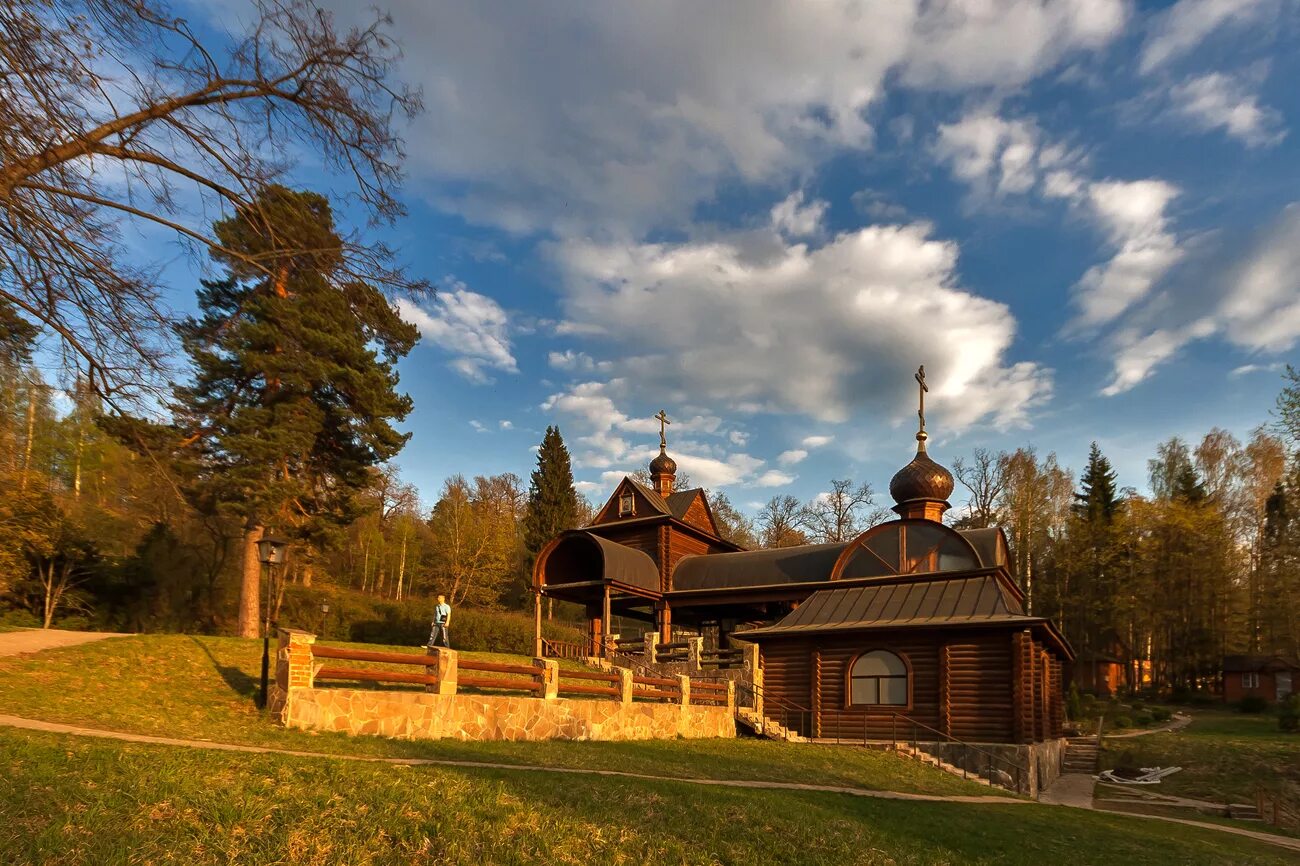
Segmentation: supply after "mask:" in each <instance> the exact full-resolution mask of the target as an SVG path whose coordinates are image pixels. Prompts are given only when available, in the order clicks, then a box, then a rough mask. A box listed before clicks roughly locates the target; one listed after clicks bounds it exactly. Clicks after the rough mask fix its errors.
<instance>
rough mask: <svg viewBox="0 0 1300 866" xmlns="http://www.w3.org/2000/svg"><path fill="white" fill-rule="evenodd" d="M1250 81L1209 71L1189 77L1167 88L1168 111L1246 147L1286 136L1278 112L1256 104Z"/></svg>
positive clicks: (1269, 142)
mask: <svg viewBox="0 0 1300 866" xmlns="http://www.w3.org/2000/svg"><path fill="white" fill-rule="evenodd" d="M1256 86H1257V85H1255V84H1254V83H1253V82H1250V81H1247V80H1246V79H1244V78H1240V77H1234V76H1231V75H1225V74H1223V73H1220V72H1212V73H1209V74H1208V75H1200V76H1196V77H1194V78H1190V79H1188V80H1187V81H1184V82H1183V83H1181V84H1178V85H1175V86H1174V87H1173V88H1171V89H1170V91H1169V101H1170V104H1171V107H1172V111H1173V112H1174V114H1175V115H1177V116H1178V117H1181V118H1184V119H1185V120H1187V121H1188V122H1189V123H1190V124H1191V125H1192V127H1193V128H1195V129H1198V130H1202V131H1206V132H1211V131H1214V130H1219V129H1221V130H1223V131H1224V132H1225V133H1227V134H1228V135H1229V136H1231V137H1233V138H1236V139H1239V140H1240V141H1242V142H1244V143H1245V144H1246V145H1247V146H1249V147H1270V146H1272V145H1275V144H1278V143H1280V142H1281V141H1282V139H1283V138H1285V137H1286V130H1285V129H1284V128H1283V126H1282V115H1281V114H1280V113H1278V112H1277V111H1276V110H1274V109H1272V108H1268V107H1267V106H1262V105H1260V104H1259V95H1258V94H1257V93H1255V92H1254V88H1255V87H1256Z"/></svg>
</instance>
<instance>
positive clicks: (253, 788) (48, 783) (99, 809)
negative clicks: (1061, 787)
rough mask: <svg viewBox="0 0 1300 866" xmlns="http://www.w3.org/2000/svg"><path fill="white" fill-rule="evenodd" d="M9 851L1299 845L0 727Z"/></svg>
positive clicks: (878, 803)
mask: <svg viewBox="0 0 1300 866" xmlns="http://www.w3.org/2000/svg"><path fill="white" fill-rule="evenodd" d="M0 768H3V772H4V774H5V779H6V781H7V782H8V784H6V785H4V786H0V862H4V863H13V864H38V863H39V864H54V866H62V864H95V866H99V864H104V866H112V864H127V863H131V864H136V863H149V864H167V863H184V864H206V863H240V864H262V863H285V864H318V866H328V864H348V866H371V864H424V863H438V864H448V866H455V864H516V863H518V864H524V863H547V864H588V863H609V864H641V863H653V864H720V863H728V864H730V863H737V864H746V866H763V864H778V863H781V864H792V863H799V864H866V866H871V864H895V866H926V864H933V866H939V864H973V866H981V864H1010V866H1016V864H1025V866H1029V864H1033V866H1040V864H1044V863H1081V864H1109V863H1118V864H1136V863H1141V864H1144V866H1165V864H1193V866H1195V864H1223V863H1233V864H1239V866H1272V864H1284V863H1293V862H1295V854H1294V852H1288V851H1284V850H1282V849H1279V848H1274V847H1270V846H1265V845H1263V844H1260V843H1255V842H1252V841H1250V840H1246V839H1241V838H1238V837H1234V836H1228V835H1226V834H1220V833H1214V832H1212V831H1201V830H1197V829H1194V828H1189V827H1183V826H1178V825H1172V824H1164V823H1160V822H1155V821H1148V820H1140V819H1132V818H1127V817H1123V816H1117V815H1106V814H1101V813H1091V812H1083V811H1075V810H1071V811H1069V812H1068V813H1066V812H1064V811H1063V810H1062V809H1060V808H1059V807H1049V806H1039V805H1036V804H1019V803H1010V802H1009V803H1007V804H1006V805H996V804H994V805H982V804H981V805H971V804H955V803H915V802H900V801H889V800H869V799H863V798H858V797H850V796H844V795H835V794H824V793H815V792H791V791H762V790H753V789H727V788H700V787H698V786H693V785H689V784H685V783H680V782H648V781H641V780H632V779H617V778H605V777H583V778H573V777H564V776H555V775H551V774H542V773H520V772H511V771H464V770H455V769H444V768H436V767H417V768H400V767H393V766H387V765H373V764H359V763H354V762H334V761H328V760H316V759H291V758H285V757H281V756H274V755H232V754H227V753H218V752H205V751H200V750H184V749H175V748H165V747H149V746H133V745H125V744H115V743H105V742H102V741H92V740H86V739H79V738H73V737H62V736H56V735H49V734H36V733H27V732H16V731H9V732H0Z"/></svg>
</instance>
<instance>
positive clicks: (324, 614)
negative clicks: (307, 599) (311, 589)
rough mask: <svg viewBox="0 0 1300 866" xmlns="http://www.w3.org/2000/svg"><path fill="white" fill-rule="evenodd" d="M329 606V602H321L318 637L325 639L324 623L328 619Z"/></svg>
mask: <svg viewBox="0 0 1300 866" xmlns="http://www.w3.org/2000/svg"><path fill="white" fill-rule="evenodd" d="M329 616H330V606H329V602H322V603H321V606H320V636H321V637H325V621H326V620H327V619H329Z"/></svg>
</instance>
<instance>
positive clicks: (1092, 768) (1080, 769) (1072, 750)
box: [1063, 737, 1100, 775]
mask: <svg viewBox="0 0 1300 866" xmlns="http://www.w3.org/2000/svg"><path fill="white" fill-rule="evenodd" d="M1099 757H1100V753H1099V750H1098V748H1097V740H1096V738H1094V737H1070V738H1069V739H1068V741H1067V745H1066V748H1065V759H1064V762H1063V763H1064V772H1066V773H1087V774H1088V775H1093V774H1095V773H1096V772H1097V761H1098V758H1099Z"/></svg>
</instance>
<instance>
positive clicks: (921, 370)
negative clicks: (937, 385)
mask: <svg viewBox="0 0 1300 866" xmlns="http://www.w3.org/2000/svg"><path fill="white" fill-rule="evenodd" d="M916 384H917V385H918V386H919V387H920V390H919V392H918V395H917V396H918V397H920V400H921V408H920V410H919V411H918V412H917V413H916V414H917V416H918V417H919V418H920V419H921V429H920V431H918V433H917V435H918V436H920V435H921V434H923V433H925V395H926V394H927V393H929V391H930V387H929V386H928V385H926V384H925V365H924V364H922V365H921V366H920V367H918V368H917V370H916Z"/></svg>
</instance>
